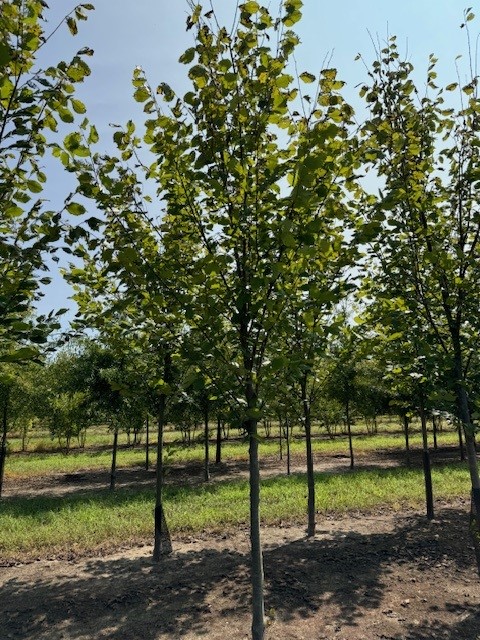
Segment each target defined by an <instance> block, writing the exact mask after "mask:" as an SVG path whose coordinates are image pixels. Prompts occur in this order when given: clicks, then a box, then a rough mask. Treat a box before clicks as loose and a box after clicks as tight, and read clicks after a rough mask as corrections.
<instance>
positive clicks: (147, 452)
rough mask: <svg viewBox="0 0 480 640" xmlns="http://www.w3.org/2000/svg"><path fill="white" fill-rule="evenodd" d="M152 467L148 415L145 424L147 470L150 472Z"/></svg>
mask: <svg viewBox="0 0 480 640" xmlns="http://www.w3.org/2000/svg"><path fill="white" fill-rule="evenodd" d="M149 467H150V416H149V415H148V413H147V419H146V422H145V469H146V471H148V469H149Z"/></svg>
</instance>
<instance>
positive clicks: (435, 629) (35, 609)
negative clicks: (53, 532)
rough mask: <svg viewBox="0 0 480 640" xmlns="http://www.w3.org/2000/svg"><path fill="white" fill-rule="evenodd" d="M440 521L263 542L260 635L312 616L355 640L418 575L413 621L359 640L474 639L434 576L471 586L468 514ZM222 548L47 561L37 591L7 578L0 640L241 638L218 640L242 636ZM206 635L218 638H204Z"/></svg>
mask: <svg viewBox="0 0 480 640" xmlns="http://www.w3.org/2000/svg"><path fill="white" fill-rule="evenodd" d="M440 518H441V519H440V520H439V521H436V522H433V523H430V522H428V521H426V519H425V518H423V517H412V518H410V519H406V518H405V517H399V518H398V520H397V521H396V524H395V527H394V529H393V530H392V531H391V532H387V533H383V532H382V533H380V532H375V530H370V531H369V532H368V533H360V532H358V531H354V530H351V531H348V530H347V531H345V529H343V530H342V528H341V527H336V526H335V522H332V521H329V523H328V527H327V528H325V524H326V523H323V525H324V528H323V530H322V523H321V522H320V526H319V530H320V535H319V536H317V538H316V539H314V540H306V539H299V540H296V541H293V542H288V543H282V540H281V539H279V540H278V543H271V544H269V545H268V546H267V547H266V549H265V576H266V609H267V612H269V615H270V616H271V617H272V619H274V622H273V623H272V626H271V628H270V629H271V630H270V631H269V633H270V634H271V635H268V634H267V637H276V638H280V639H283V638H284V637H286V635H282V631H281V629H282V628H283V627H282V625H292V624H295V623H297V622H298V624H301V622H302V621H306V620H307V621H308V620H314V619H315V618H316V617H317V616H318V617H319V619H320V617H321V620H322V623H321V627H322V628H323V627H324V626H325V624H326V622H327V621H328V620H330V621H331V623H332V624H334V623H335V620H338V621H341V624H342V626H343V627H344V628H345V627H347V628H350V630H351V631H350V633H348V634H346V635H345V637H352V636H351V633H352V632H353V630H355V629H356V630H358V629H360V628H361V627H362V624H364V622H365V620H366V619H367V618H368V617H369V616H372V615H375V616H377V617H378V618H379V619H380V621H381V620H382V616H386V618H388V617H389V616H390V617H391V616H392V615H393V614H394V612H393V611H392V610H391V609H388V610H387V611H384V607H385V599H386V598H387V599H388V598H389V597H390V598H391V597H393V596H392V594H395V593H397V591H396V590H397V589H398V587H399V581H403V582H405V580H410V579H413V578H415V586H416V588H418V586H419V584H420V581H422V580H423V581H424V582H425V583H426V586H427V590H426V593H428V590H429V591H430V597H426V598H425V600H426V602H425V603H423V605H422V606H423V609H420V610H417V611H416V612H415V615H416V617H417V618H419V619H417V620H411V619H409V615H405V616H404V617H403V620H402V619H400V618H399V620H400V622H399V621H398V620H395V624H397V625H400V627H401V633H399V632H398V631H395V629H396V627H395V629H394V632H393V633H392V634H391V635H388V633H389V628H393V627H388V625H386V626H385V627H384V628H382V634H383V635H377V636H373V635H368V634H367V635H365V636H358V637H365V638H373V637H378V638H384V639H385V640H387V639H388V640H407V639H408V640H427V639H434V638H450V639H451V640H453V639H455V640H457V639H459V640H477V639H478V637H479V634H480V613H479V610H478V604H479V603H478V601H477V602H476V603H475V602H473V601H472V598H470V600H465V599H464V600H462V601H460V600H459V599H458V598H456V599H452V598H451V597H450V594H448V593H443V592H442V591H443V587H442V588H440V591H439V589H438V584H437V579H438V580H439V579H440V577H441V576H443V578H445V577H447V578H448V576H451V577H452V579H453V580H454V581H455V580H456V581H457V582H459V581H460V582H461V581H462V580H463V579H464V578H465V576H468V577H469V580H471V581H474V580H475V573H474V570H473V568H472V562H473V553H472V551H471V549H470V548H469V547H468V545H465V543H464V542H462V540H463V538H464V532H465V529H466V526H467V523H466V516H465V514H464V513H461V512H459V511H458V510H456V509H445V510H443V511H442V512H441V515H440ZM342 526H343V527H344V523H343V525H342ZM374 528H375V525H374V524H373V525H372V527H371V529H374ZM279 531H280V533H279V535H281V530H279ZM244 542H245V538H244ZM207 544H208V543H207ZM229 544H230V543H229V540H228V539H225V540H223V541H221V542H219V541H218V539H217V540H216V541H215V544H212V546H211V547H210V548H199V549H198V550H197V549H196V547H198V546H199V545H198V544H193V543H192V544H191V545H190V546H191V548H192V551H189V550H187V551H185V552H183V551H182V552H177V553H175V554H174V555H173V556H170V557H167V558H164V559H162V561H161V563H160V564H159V565H155V564H153V563H152V562H151V560H150V558H149V557H147V556H145V557H140V558H134V559H128V558H125V559H122V558H118V557H116V558H110V559H109V558H106V559H91V560H87V561H82V562H80V563H78V564H73V563H70V564H68V563H51V564H48V565H46V569H45V572H44V574H43V575H42V576H41V577H40V579H38V580H37V581H36V582H35V583H34V584H32V582H31V580H26V579H25V580H22V579H21V578H19V577H13V578H11V579H10V580H8V581H7V582H5V583H4V585H3V588H2V590H1V592H0V611H2V612H3V616H2V618H3V619H2V635H1V637H2V640H3V638H5V639H6V638H10V639H13V640H20V639H22V640H26V639H27V638H28V639H29V640H47V639H48V640H60V639H61V638H62V639H68V640H74V639H77V638H79V639H80V638H81V639H82V640H85V639H86V638H88V639H92V640H93V639H95V640H96V639H97V638H109V639H110V640H140V639H142V640H158V639H159V638H182V637H185V636H187V635H189V637H201V636H205V637H209V638H210V637H215V638H221V637H222V635H221V633H222V628H223V629H224V630H226V629H227V628H228V625H231V624H233V623H234V622H235V621H236V622H237V623H238V621H239V620H240V621H241V623H242V625H243V634H242V635H236V636H233V635H229V634H228V633H227V632H226V631H225V634H224V637H225V638H229V637H232V638H233V637H238V638H240V637H242V638H243V637H245V632H248V625H249V621H248V620H249V607H250V597H249V594H250V587H249V573H248V555H246V554H245V553H244V552H243V547H245V548H246V545H245V544H243V545H242V546H241V550H239V546H238V545H237V548H235V549H234V548H230V547H229ZM62 568H64V572H63V574H62ZM72 569H73V571H72ZM11 571H12V572H13V569H12V570H11ZM19 575H22V574H21V572H19ZM400 576H402V577H401V578H400ZM422 584H423V583H422ZM404 587H405V588H406V589H410V588H411V587H410V586H409V585H404ZM475 588H476V589H477V587H476V586H475ZM477 593H478V589H477ZM408 606H410V605H408ZM407 614H408V611H407ZM419 616H420V617H419ZM245 625H247V626H245ZM400 627H399V628H400ZM289 628H290V629H291V626H290V627H289ZM215 629H217V630H219V631H218V633H219V635H215V636H211V635H210V634H211V633H213V631H212V630H215ZM288 637H297V636H291V635H289V636H288ZM298 637H299V638H300V637H303V635H299V636H298ZM318 637H320V638H322V637H324V638H329V637H335V638H337V637H340V636H337V635H334V636H333V635H332V636H328V635H326V636H321V635H320V636H318ZM341 637H343V636H341ZM355 637H357V636H355Z"/></svg>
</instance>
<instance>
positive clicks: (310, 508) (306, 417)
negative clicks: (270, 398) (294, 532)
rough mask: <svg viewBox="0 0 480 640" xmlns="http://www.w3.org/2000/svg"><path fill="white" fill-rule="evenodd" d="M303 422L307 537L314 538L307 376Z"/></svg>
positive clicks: (305, 379) (312, 478)
mask: <svg viewBox="0 0 480 640" xmlns="http://www.w3.org/2000/svg"><path fill="white" fill-rule="evenodd" d="M301 391H302V405H303V420H304V423H305V442H306V449H307V489H308V499H307V513H308V525H307V536H308V537H309V538H312V537H313V536H314V535H315V476H314V472H313V453H312V421H311V413H310V403H309V401H308V396H307V374H304V377H303V379H302V382H301Z"/></svg>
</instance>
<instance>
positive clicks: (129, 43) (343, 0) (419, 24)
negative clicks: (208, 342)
mask: <svg viewBox="0 0 480 640" xmlns="http://www.w3.org/2000/svg"><path fill="white" fill-rule="evenodd" d="M470 2H471V3H472V8H473V11H474V12H475V9H476V7H475V6H474V4H473V2H474V0H470ZM48 3H49V6H50V10H49V11H47V12H46V14H45V15H46V18H47V19H48V24H47V26H46V32H47V33H49V31H50V30H53V28H54V27H55V26H56V25H57V24H58V22H59V21H60V20H61V19H62V17H63V16H64V15H65V14H66V13H68V11H70V10H71V9H72V8H73V7H74V6H75V3H74V2H69V1H68V0H48ZM92 3H93V4H94V5H95V11H92V12H89V19H88V21H87V22H81V23H79V33H78V35H77V36H76V37H72V36H71V35H70V34H69V32H68V29H67V28H66V27H65V28H63V29H60V30H59V31H58V32H57V33H56V34H55V36H54V37H53V38H52V39H51V40H50V41H49V43H48V45H47V46H46V47H45V48H44V49H43V52H42V57H41V60H40V62H41V64H42V65H44V64H47V63H52V62H57V61H58V60H61V59H63V60H67V59H69V58H70V57H71V56H72V55H74V53H75V52H76V51H77V50H78V49H80V48H82V47H85V46H88V47H91V48H92V49H93V50H94V52H95V53H94V56H93V57H92V58H90V60H89V64H90V66H91V69H92V74H91V76H90V77H89V78H88V79H87V81H86V82H85V83H83V85H81V86H79V88H78V91H77V95H78V97H79V98H80V99H81V100H83V101H84V103H85V104H86V107H87V115H88V118H89V120H90V121H91V122H92V123H94V124H95V125H96V127H97V129H98V131H99V134H100V144H99V149H103V148H104V149H105V150H109V149H111V138H112V135H113V129H112V128H111V126H110V124H111V123H118V124H122V123H125V122H126V121H127V120H129V119H132V120H134V121H135V122H137V123H138V124H141V122H142V111H141V108H140V107H139V105H137V104H136V103H135V102H134V100H133V98H132V93H133V89H132V84H131V77H132V71H133V69H134V68H135V67H136V66H141V67H143V68H144V70H145V71H146V74H147V76H148V78H149V80H150V83H151V84H152V85H153V86H156V85H157V84H159V83H160V82H167V83H168V84H170V85H171V86H172V87H173V88H174V90H175V91H176V92H177V93H180V94H183V93H184V92H186V91H187V90H188V88H189V85H188V79H187V76H186V67H185V66H184V65H182V64H180V63H179V62H178V58H179V56H180V55H181V54H182V53H183V51H184V50H185V49H186V48H188V47H190V46H192V44H193V30H192V31H188V32H187V31H186V18H187V15H188V13H189V11H188V5H187V2H186V0H136V2H135V3H133V2H132V1H131V0H96V1H95V0H92ZM213 3H214V6H215V9H216V11H217V13H218V15H219V18H220V21H221V22H222V23H223V24H225V25H226V26H229V25H230V24H231V20H232V17H233V13H234V8H235V5H236V0H213ZM203 6H204V8H205V11H207V10H209V9H210V0H205V1H204V2H203ZM270 6H271V7H276V6H277V0H270ZM469 6H470V5H467V4H465V3H464V2H461V1H460V0H400V1H399V0H397V1H391V0H337V1H334V2H332V1H331V2H322V0H304V7H303V19H302V21H301V22H300V23H298V24H297V25H296V26H295V30H296V31H297V33H298V34H299V36H300V40H301V44H300V46H299V47H298V49H297V51H296V59H297V66H298V69H299V72H300V73H301V72H302V71H309V72H311V73H316V72H317V73H318V71H319V70H320V69H321V68H322V66H323V62H324V60H325V59H329V58H331V61H330V63H329V66H333V67H335V68H337V70H338V77H339V78H340V79H342V80H344V81H345V82H346V87H345V91H344V95H345V97H346V99H347V100H348V101H349V102H350V103H351V104H352V105H353V106H354V107H359V105H360V101H359V99H358V90H359V87H358V85H361V84H362V83H363V82H364V81H365V79H366V70H365V66H364V65H363V64H362V62H361V61H355V57H356V56H357V54H358V53H360V54H361V55H362V57H363V58H364V59H365V61H366V62H367V63H369V62H371V61H373V59H374V58H375V51H374V46H373V44H372V38H373V40H375V41H377V40H379V41H380V42H384V41H385V40H386V38H387V37H388V36H389V35H390V36H391V35H396V36H397V43H398V45H399V49H400V53H401V54H403V55H404V56H405V57H406V58H408V59H409V60H410V61H411V62H412V63H413V64H414V66H415V68H416V69H418V78H419V81H420V82H423V78H424V76H425V70H426V67H427V61H428V56H429V54H430V53H433V54H435V56H436V57H437V58H439V64H438V72H439V80H440V81H441V82H443V83H444V84H448V83H450V82H455V81H456V80H457V71H456V65H458V66H459V68H460V76H461V77H462V76H463V75H465V74H466V69H467V58H468V47H467V38H466V32H465V29H460V25H461V24H462V22H463V14H464V10H465V9H467V8H468V7H469ZM478 13H479V19H480V7H479V8H478ZM478 24H479V23H478V20H476V21H473V22H470V23H469V25H470V30H471V37H472V39H473V41H474V43H475V39H476V35H477V33H478V30H479V28H478ZM459 54H462V55H463V58H462V59H460V60H459V61H458V60H457V62H456V58H457V56H458V55H459ZM45 170H46V173H47V175H48V176H49V182H48V185H47V190H46V192H45V194H44V195H45V197H46V198H48V199H49V200H50V206H53V207H55V208H57V207H61V206H62V202H63V199H64V197H65V196H66V195H67V194H68V191H69V190H70V189H72V188H73V183H69V181H68V176H65V175H64V173H63V172H62V171H61V169H60V167H58V166H57V165H56V164H55V162H54V161H50V160H46V162H45ZM62 261H63V260H62ZM62 261H61V262H62ZM52 268H53V271H52V276H53V285H50V286H49V287H47V288H46V290H45V296H44V298H43V300H42V301H41V302H40V304H39V311H40V312H41V313H46V312H48V311H50V310H52V309H57V308H60V307H65V306H67V307H71V308H72V309H73V308H74V305H73V303H72V302H71V301H69V300H68V297H69V295H71V291H70V289H69V287H68V285H66V284H65V283H64V282H62V280H61V278H60V277H59V275H58V274H57V273H56V272H55V267H54V266H53V265H52ZM71 316H72V314H69V316H67V318H70V317H71Z"/></svg>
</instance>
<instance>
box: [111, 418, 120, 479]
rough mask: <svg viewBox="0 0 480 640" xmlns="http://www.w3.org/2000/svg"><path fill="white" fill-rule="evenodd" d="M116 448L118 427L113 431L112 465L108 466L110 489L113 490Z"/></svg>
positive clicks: (115, 475)
mask: <svg viewBox="0 0 480 640" xmlns="http://www.w3.org/2000/svg"><path fill="white" fill-rule="evenodd" d="M117 449H118V427H115V431H114V432H113V447H112V466H111V468H110V491H114V490H115V483H116V480H117Z"/></svg>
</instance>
